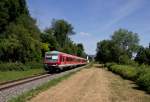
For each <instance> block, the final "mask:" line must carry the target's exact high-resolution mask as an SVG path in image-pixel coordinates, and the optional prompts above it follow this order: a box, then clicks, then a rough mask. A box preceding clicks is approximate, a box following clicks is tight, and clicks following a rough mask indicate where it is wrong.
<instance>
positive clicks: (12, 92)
mask: <svg viewBox="0 0 150 102" xmlns="http://www.w3.org/2000/svg"><path fill="white" fill-rule="evenodd" d="M88 66H89V65H88ZM84 67H85V66H84ZM84 67H79V68H75V69H72V70H68V71H65V72H62V73H57V74H52V75H49V76H47V77H42V78H37V80H31V81H26V82H23V83H21V84H16V85H12V86H13V87H8V88H3V89H2V90H0V100H1V101H0V102H6V101H8V100H11V99H12V98H13V97H16V96H19V98H13V100H12V101H14V100H17V102H21V101H22V100H20V99H25V100H26V98H29V97H31V96H32V95H34V94H36V93H38V92H39V91H41V90H44V89H45V88H46V87H49V86H53V84H55V83H57V82H59V80H60V79H61V77H64V76H66V75H68V74H70V73H74V72H76V71H78V70H80V69H82V68H84ZM28 80H30V79H28ZM61 80H62V79H61ZM61 80H60V81H61ZM31 94H32V95H31ZM28 96H29V97H28ZM22 97H23V98H22ZM25 97H26V98H25Z"/></svg>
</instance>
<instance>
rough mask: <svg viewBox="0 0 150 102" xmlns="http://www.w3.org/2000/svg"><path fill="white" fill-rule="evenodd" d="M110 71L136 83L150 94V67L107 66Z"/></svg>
mask: <svg viewBox="0 0 150 102" xmlns="http://www.w3.org/2000/svg"><path fill="white" fill-rule="evenodd" d="M106 66H107V68H108V70H110V71H112V72H114V73H116V74H119V75H120V76H122V77H123V78H126V79H130V80H133V81H135V82H136V83H137V84H138V85H139V86H140V88H141V89H143V90H146V91H147V92H148V93H150V66H146V65H141V66H137V67H134V66H129V65H118V64H106Z"/></svg>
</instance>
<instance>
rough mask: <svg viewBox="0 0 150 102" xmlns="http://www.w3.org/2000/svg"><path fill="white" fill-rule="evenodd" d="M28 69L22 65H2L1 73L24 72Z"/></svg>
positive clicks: (0, 67)
mask: <svg viewBox="0 0 150 102" xmlns="http://www.w3.org/2000/svg"><path fill="white" fill-rule="evenodd" d="M27 69H28V68H27V67H26V66H25V65H23V64H22V63H1V64H0V71H13V70H15V71H24V70H27Z"/></svg>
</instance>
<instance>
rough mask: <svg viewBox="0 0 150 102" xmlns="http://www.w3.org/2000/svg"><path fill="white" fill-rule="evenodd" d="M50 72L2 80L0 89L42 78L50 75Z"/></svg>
mask: <svg viewBox="0 0 150 102" xmlns="http://www.w3.org/2000/svg"><path fill="white" fill-rule="evenodd" d="M51 75H52V74H47V73H41V74H38V75H34V76H30V77H26V78H22V79H17V80H13V81H8V82H4V83H0V91H2V90H5V89H7V88H11V87H14V86H17V85H21V84H25V83H28V82H31V81H34V80H38V79H42V78H45V77H48V76H51Z"/></svg>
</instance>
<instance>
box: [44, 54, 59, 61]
mask: <svg viewBox="0 0 150 102" xmlns="http://www.w3.org/2000/svg"><path fill="white" fill-rule="evenodd" d="M45 59H46V60H47V61H50V62H57V61H58V55H57V54H46V56H45Z"/></svg>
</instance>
